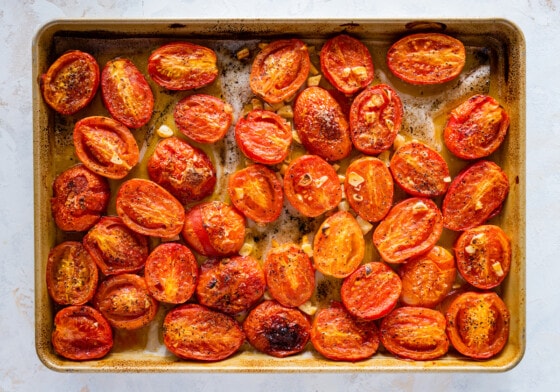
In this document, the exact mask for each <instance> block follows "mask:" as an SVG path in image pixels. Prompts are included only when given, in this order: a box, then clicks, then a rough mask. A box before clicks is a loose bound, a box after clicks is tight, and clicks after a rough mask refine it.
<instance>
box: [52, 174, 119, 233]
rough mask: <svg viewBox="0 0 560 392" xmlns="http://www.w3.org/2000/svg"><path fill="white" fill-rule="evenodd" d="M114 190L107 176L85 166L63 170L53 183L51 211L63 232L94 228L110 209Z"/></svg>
mask: <svg viewBox="0 0 560 392" xmlns="http://www.w3.org/2000/svg"><path fill="white" fill-rule="evenodd" d="M109 197H110V189H109V183H108V181H107V179H106V178H104V177H102V176H100V175H98V174H95V173H94V172H92V171H91V170H89V169H87V168H86V167H85V166H84V165H82V164H79V165H76V166H73V167H71V168H69V169H67V170H65V171H63V172H62V173H60V174H59V175H58V176H57V177H56V179H55V180H54V182H53V197H52V198H51V211H52V215H53V217H54V221H55V223H56V225H57V226H58V228H59V229H60V230H63V231H85V230H88V229H90V228H91V227H92V226H93V225H94V224H95V223H96V222H97V221H98V220H99V219H100V218H101V215H103V214H105V212H106V211H107V205H108V204H109Z"/></svg>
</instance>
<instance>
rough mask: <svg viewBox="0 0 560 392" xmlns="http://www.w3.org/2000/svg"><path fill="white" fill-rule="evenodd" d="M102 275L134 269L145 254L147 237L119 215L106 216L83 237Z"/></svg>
mask: <svg viewBox="0 0 560 392" xmlns="http://www.w3.org/2000/svg"><path fill="white" fill-rule="evenodd" d="M83 243H84V247H85V248H86V249H87V251H88V252H89V254H90V255H91V257H92V258H93V260H94V261H95V263H96V264H97V266H98V267H99V269H100V270H101V272H103V274H104V275H115V274H121V273H125V272H137V271H139V270H141V269H142V267H144V263H145V262H146V259H147V258H148V253H149V248H148V238H147V237H145V236H144V235H142V234H138V233H136V232H134V231H132V230H131V229H129V228H128V227H127V226H126V225H125V224H124V223H123V221H122V219H121V218H119V217H116V216H105V217H103V218H101V220H100V221H99V222H97V223H96V224H95V226H93V227H92V228H91V229H90V230H89V231H88V233H87V234H86V235H85V236H84V239H83Z"/></svg>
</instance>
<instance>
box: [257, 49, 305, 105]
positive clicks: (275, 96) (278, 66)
mask: <svg viewBox="0 0 560 392" xmlns="http://www.w3.org/2000/svg"><path fill="white" fill-rule="evenodd" d="M310 64H311V62H310V60H309V53H308V52H307V46H306V45H305V43H304V42H303V41H301V40H299V39H289V40H277V41H273V42H271V43H270V44H268V45H267V46H266V47H265V48H264V49H263V50H262V51H261V52H260V53H258V54H257V56H256V57H255V60H254V61H253V64H252V66H251V74H250V79H249V85H250V87H251V90H252V91H253V93H254V94H255V95H257V96H258V97H260V98H262V99H263V100H265V101H266V102H268V103H272V104H274V103H279V102H282V101H284V100H287V99H288V98H291V97H292V96H293V95H294V94H295V93H296V92H297V90H298V89H299V88H300V87H301V86H302V85H303V83H304V82H305V81H306V80H307V76H308V74H309V67H310Z"/></svg>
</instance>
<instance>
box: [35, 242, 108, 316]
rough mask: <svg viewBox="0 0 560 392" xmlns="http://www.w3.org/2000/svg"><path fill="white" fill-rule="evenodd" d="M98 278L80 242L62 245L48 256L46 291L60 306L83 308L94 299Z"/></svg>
mask: <svg viewBox="0 0 560 392" xmlns="http://www.w3.org/2000/svg"><path fill="white" fill-rule="evenodd" d="M98 278H99V274H98V272H97V266H96V265H95V262H94V261H93V259H92V258H91V256H90V255H89V253H88V252H87V250H86V249H85V248H84V246H83V245H82V243H81V242H77V241H64V242H62V243H60V244H58V245H57V246H55V247H54V248H52V249H51V251H50V252H49V258H48V259H47V273H46V281H47V291H48V292H49V295H50V296H51V298H52V299H53V301H54V302H56V303H58V304H61V305H83V304H85V303H86V302H88V301H89V300H90V299H92V298H93V295H94V294H95V290H97V281H98Z"/></svg>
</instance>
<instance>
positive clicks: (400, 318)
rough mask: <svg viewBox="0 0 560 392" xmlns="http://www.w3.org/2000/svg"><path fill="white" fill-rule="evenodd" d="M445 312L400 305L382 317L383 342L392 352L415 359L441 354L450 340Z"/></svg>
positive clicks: (424, 359)
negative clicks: (446, 331)
mask: <svg viewBox="0 0 560 392" xmlns="http://www.w3.org/2000/svg"><path fill="white" fill-rule="evenodd" d="M445 327H446V321H445V317H444V316H443V314H442V313H440V312H439V311H437V310H434V309H428V308H422V307H417V306H405V307H401V308H397V309H395V310H393V311H392V312H391V313H389V314H388V315H387V316H386V317H385V318H384V319H383V321H381V327H380V332H381V342H382V343H383V346H384V347H385V348H386V349H387V350H389V352H391V353H392V354H394V355H396V356H398V357H401V358H406V359H412V360H415V361H427V360H432V359H436V358H439V357H441V356H443V355H445V354H446V353H447V350H448V349H449V340H448V338H447V335H446V333H445Z"/></svg>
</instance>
